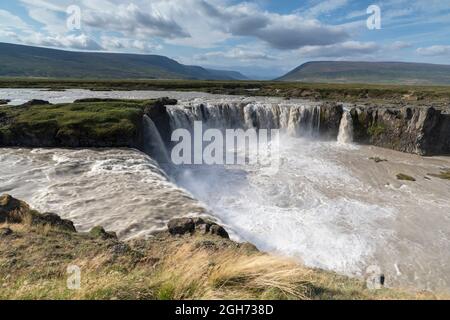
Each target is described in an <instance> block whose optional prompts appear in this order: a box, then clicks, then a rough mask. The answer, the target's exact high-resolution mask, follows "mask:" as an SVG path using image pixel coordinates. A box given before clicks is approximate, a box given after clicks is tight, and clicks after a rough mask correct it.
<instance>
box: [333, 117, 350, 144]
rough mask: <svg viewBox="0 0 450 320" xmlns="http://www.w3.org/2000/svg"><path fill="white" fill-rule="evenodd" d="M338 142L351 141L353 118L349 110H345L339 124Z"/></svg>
mask: <svg viewBox="0 0 450 320" xmlns="http://www.w3.org/2000/svg"><path fill="white" fill-rule="evenodd" d="M337 140H338V143H340V144H349V143H352V142H353V118H352V115H351V114H350V111H347V110H345V111H344V114H343V115H342V120H341V124H340V126H339V134H338V139H337Z"/></svg>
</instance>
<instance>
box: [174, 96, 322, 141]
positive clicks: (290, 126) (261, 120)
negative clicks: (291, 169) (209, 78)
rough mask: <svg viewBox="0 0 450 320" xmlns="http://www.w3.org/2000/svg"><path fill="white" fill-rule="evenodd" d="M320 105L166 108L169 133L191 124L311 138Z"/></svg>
mask: <svg viewBox="0 0 450 320" xmlns="http://www.w3.org/2000/svg"><path fill="white" fill-rule="evenodd" d="M320 108H321V107H320V105H318V104H312V103H309V104H298V103H297V104H293V103H275V102H274V103H262V102H245V101H240V102H217V101H214V100H212V101H210V102H204V103H195V102H189V103H186V104H179V105H177V106H170V107H168V108H167V110H168V113H169V115H170V119H171V127H172V130H175V129H178V128H184V129H188V130H191V131H192V129H193V123H194V121H201V122H202V123H203V125H204V126H205V127H207V128H217V129H236V128H243V129H250V128H255V129H280V130H281V131H282V132H286V133H288V134H290V135H292V136H309V137H315V136H317V135H318V132H319V129H320Z"/></svg>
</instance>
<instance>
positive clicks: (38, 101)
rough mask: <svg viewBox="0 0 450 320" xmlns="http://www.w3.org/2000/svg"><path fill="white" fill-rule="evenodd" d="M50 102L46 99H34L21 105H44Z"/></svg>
mask: <svg viewBox="0 0 450 320" xmlns="http://www.w3.org/2000/svg"><path fill="white" fill-rule="evenodd" d="M49 104H50V102H48V101H45V100H39V99H33V100H30V101H28V102H26V103H24V104H22V105H21V107H32V106H43V105H49Z"/></svg>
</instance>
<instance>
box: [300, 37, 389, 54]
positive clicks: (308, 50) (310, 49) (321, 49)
mask: <svg viewBox="0 0 450 320" xmlns="http://www.w3.org/2000/svg"><path fill="white" fill-rule="evenodd" d="M379 50H380V46H379V45H378V44H376V43H374V42H358V41H347V42H343V43H338V44H332V45H327V46H306V47H303V48H301V49H299V50H297V54H299V55H300V56H301V57H306V58H318V57H324V58H325V57H326V58H345V57H353V56H361V55H371V54H374V53H377V52H378V51H379Z"/></svg>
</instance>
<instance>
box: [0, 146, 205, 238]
mask: <svg viewBox="0 0 450 320" xmlns="http://www.w3.org/2000/svg"><path fill="white" fill-rule="evenodd" d="M0 150H1V155H0V163H1V166H0V194H2V193H8V194H11V195H12V196H14V197H17V198H19V199H23V200H25V201H27V202H28V203H30V205H32V206H33V207H34V208H36V209H37V210H39V211H51V212H55V213H58V214H60V215H61V216H62V217H64V218H67V219H71V220H73V221H74V222H75V224H76V227H77V228H78V229H79V230H80V231H87V230H89V229H90V228H92V227H94V226H97V225H101V226H104V227H105V228H106V229H108V230H111V231H116V232H118V234H119V236H120V237H122V238H124V239H128V238H132V237H137V236H148V235H150V234H151V233H152V232H154V231H156V230H160V229H163V228H164V227H165V225H166V223H167V221H168V220H170V219H171V218H174V217H177V216H186V215H201V214H204V213H206V209H205V207H204V206H203V205H202V204H201V203H199V202H198V201H197V200H195V199H193V198H192V196H191V195H190V194H189V193H187V192H186V191H184V190H182V189H180V188H178V187H177V186H175V185H174V184H173V183H171V182H170V181H169V180H168V178H167V176H166V175H165V174H164V172H163V171H161V169H160V168H159V166H158V165H157V163H156V162H155V161H153V160H152V159H151V158H149V157H148V156H146V155H145V154H143V153H141V152H138V151H134V150H120V149H115V150H63V149H34V150H28V149H0Z"/></svg>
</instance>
